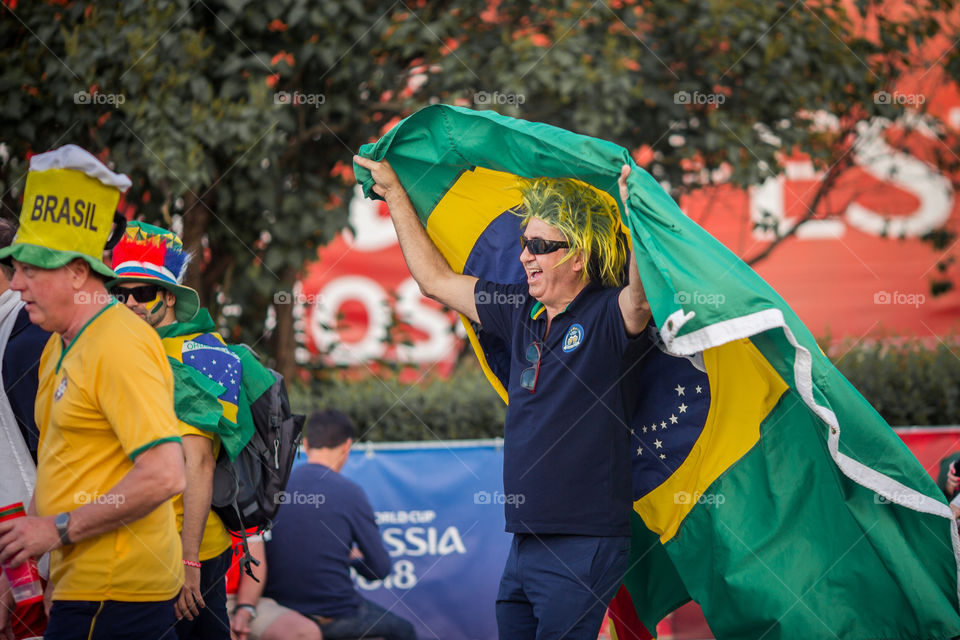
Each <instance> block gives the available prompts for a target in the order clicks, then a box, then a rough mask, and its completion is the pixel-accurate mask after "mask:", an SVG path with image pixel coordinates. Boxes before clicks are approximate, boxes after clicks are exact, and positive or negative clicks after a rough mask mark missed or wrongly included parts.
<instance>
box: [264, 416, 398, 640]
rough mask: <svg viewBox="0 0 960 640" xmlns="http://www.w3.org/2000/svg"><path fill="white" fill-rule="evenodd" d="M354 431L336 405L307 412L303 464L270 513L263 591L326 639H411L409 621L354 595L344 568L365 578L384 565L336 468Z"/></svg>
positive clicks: (360, 502) (360, 507) (363, 512)
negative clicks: (272, 514) (272, 518)
mask: <svg viewBox="0 0 960 640" xmlns="http://www.w3.org/2000/svg"><path fill="white" fill-rule="evenodd" d="M354 433H355V428H354V425H353V421H352V420H350V418H348V417H347V416H346V415H344V414H343V413H341V412H339V411H333V410H328V411H318V412H315V413H314V414H313V415H311V416H310V417H309V418H307V422H306V425H304V428H303V448H304V449H305V450H306V452H307V464H304V465H300V466H299V467H297V468H296V469H294V470H293V473H292V474H291V475H290V482H289V483H288V484H287V490H286V493H285V494H284V503H283V504H282V505H281V506H280V510H279V511H278V512H277V520H276V523H275V525H274V528H273V531H272V532H271V539H270V540H269V541H268V542H267V565H268V566H269V567H270V570H269V571H268V572H267V584H266V589H265V590H264V593H265V594H266V595H267V596H269V597H271V598H273V599H274V600H276V601H277V602H278V603H280V604H281V605H282V606H284V607H288V608H290V609H293V610H295V611H298V612H300V613H301V614H303V615H305V616H308V617H310V618H312V619H313V620H315V621H316V623H317V624H318V625H320V630H321V631H322V632H323V637H324V638H326V639H327V640H336V639H337V638H357V637H366V636H380V637H383V638H385V639H386V640H414V639H415V638H416V633H415V632H414V628H413V625H412V624H410V622H408V621H407V620H404V619H403V618H401V617H400V616H398V615H396V614H394V613H391V612H390V611H387V610H386V609H384V608H383V607H381V606H380V605H378V604H375V603H373V602H371V601H370V600H367V599H366V598H364V597H362V596H361V595H360V594H359V593H358V592H357V590H356V588H355V587H354V584H353V580H352V579H351V578H350V568H351V567H352V568H354V569H355V570H356V571H357V573H359V574H360V575H362V576H363V577H364V578H367V579H368V580H382V579H383V578H385V577H387V576H388V575H389V574H390V571H391V569H392V564H391V562H390V556H389V555H388V554H387V550H386V549H385V548H384V546H383V540H382V539H381V537H380V529H379V528H378V527H377V523H376V519H375V518H374V514H373V508H372V507H371V506H370V501H369V500H368V499H367V495H366V493H364V491H363V489H362V488H360V486H359V485H358V484H356V483H355V482H353V481H352V480H350V479H348V478H346V477H345V476H343V475H342V474H341V473H340V471H341V469H343V465H344V464H346V462H347V457H348V456H349V455H350V447H351V445H353V438H354Z"/></svg>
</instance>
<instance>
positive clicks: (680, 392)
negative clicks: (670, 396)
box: [674, 384, 686, 396]
mask: <svg viewBox="0 0 960 640" xmlns="http://www.w3.org/2000/svg"><path fill="white" fill-rule="evenodd" d="M684 389H686V387H681V386H680V385H679V384H678V385H677V388H676V389H674V391H676V392H677V395H678V396H682V395H683V390H684Z"/></svg>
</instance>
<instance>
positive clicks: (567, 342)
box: [563, 324, 583, 353]
mask: <svg viewBox="0 0 960 640" xmlns="http://www.w3.org/2000/svg"><path fill="white" fill-rule="evenodd" d="M581 342H583V327H581V326H580V325H579V324H572V325H570V328H569V329H567V335H565V336H563V352H564V353H570V352H571V351H573V350H574V349H576V348H577V347H579V346H580V343H581Z"/></svg>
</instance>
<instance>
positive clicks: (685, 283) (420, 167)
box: [354, 105, 960, 640]
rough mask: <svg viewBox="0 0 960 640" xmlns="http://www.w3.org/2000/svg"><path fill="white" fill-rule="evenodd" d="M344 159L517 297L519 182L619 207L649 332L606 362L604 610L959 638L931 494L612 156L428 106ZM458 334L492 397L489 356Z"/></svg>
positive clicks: (475, 338) (801, 343)
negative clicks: (612, 557) (626, 559)
mask: <svg viewBox="0 0 960 640" xmlns="http://www.w3.org/2000/svg"><path fill="white" fill-rule="evenodd" d="M360 155H362V156H364V157H368V158H372V159H374V160H382V159H386V160H388V161H389V162H390V163H391V164H392V166H393V168H394V169H395V170H396V172H397V174H398V176H399V177H400V180H401V182H402V183H403V185H404V187H405V188H406V190H407V191H408V193H409V195H410V199H411V201H412V202H413V204H414V206H415V207H416V209H417V212H418V214H419V216H420V219H421V221H422V222H423V224H424V226H425V227H426V229H427V232H428V233H429V235H430V237H431V238H432V240H433V241H434V243H435V244H436V245H437V247H438V248H439V249H440V250H441V252H442V253H443V255H444V256H445V257H446V259H447V261H448V262H449V263H450V265H451V266H452V267H453V268H454V269H455V270H457V271H459V272H464V273H470V274H472V275H476V276H480V277H483V278H487V279H490V280H493V281H498V282H504V283H510V282H521V281H523V277H522V270H521V269H520V265H519V261H518V256H519V253H520V246H519V242H518V236H519V233H520V229H519V226H518V225H519V222H518V219H517V217H516V216H514V215H513V214H512V213H511V210H512V209H514V208H516V207H517V206H518V205H519V203H520V195H519V191H518V190H517V177H518V176H520V177H525V178H535V177H541V176H545V177H554V178H574V179H577V180H581V181H583V182H585V183H587V184H588V185H591V186H592V187H594V188H595V189H596V190H597V191H598V192H600V193H603V194H606V197H609V198H612V199H613V200H614V201H615V202H616V203H617V204H618V205H619V206H620V211H621V216H622V222H623V225H624V228H625V229H626V230H627V231H628V233H629V237H630V240H631V242H632V246H633V247H634V250H635V259H636V262H637V266H638V268H639V272H640V276H641V278H642V280H643V284H644V288H645V290H646V293H647V296H648V298H649V301H650V306H651V308H652V310H653V317H654V321H655V323H656V327H657V328H659V331H658V332H656V331H652V332H651V335H652V337H653V338H654V340H655V342H656V345H657V348H656V349H653V350H652V352H648V353H647V354H645V355H643V354H630V353H628V354H627V356H626V357H627V358H635V359H636V358H642V360H641V361H640V362H639V366H625V367H624V368H625V370H627V371H629V372H630V373H629V375H627V376H626V377H625V379H624V385H625V387H624V397H625V398H627V403H628V405H629V406H628V416H629V417H630V418H631V427H632V429H633V432H634V434H635V435H634V444H635V445H636V447H637V448H636V450H635V451H634V452H633V454H632V455H633V457H634V467H633V468H634V499H635V502H634V514H633V525H634V527H633V528H634V539H633V549H632V553H631V556H632V557H631V564H630V567H631V568H630V570H629V572H628V575H627V577H626V579H625V587H626V590H625V592H624V591H623V590H622V591H621V596H618V600H619V602H618V604H619V605H620V606H621V607H622V606H623V604H624V600H623V598H627V599H628V601H627V604H628V605H630V606H632V608H633V609H635V611H636V615H637V617H638V618H639V620H641V621H642V622H643V623H644V624H645V625H646V626H647V627H648V628H650V629H653V628H655V625H656V622H657V621H658V620H660V619H661V618H662V617H663V616H664V615H666V614H667V613H669V612H670V611H671V610H673V609H674V608H676V607H677V606H679V605H680V604H683V603H684V602H686V601H687V600H689V599H691V598H692V599H693V600H695V601H697V602H698V603H699V604H700V605H701V607H702V608H703V611H704V614H705V616H706V618H707V621H708V623H709V624H710V626H711V629H712V630H713V632H714V633H715V634H716V637H717V638H721V639H727V638H743V639H744V640H747V639H749V640H756V639H757V638H765V639H767V640H774V639H787V638H796V639H804V640H806V639H808V638H817V637H822V638H834V637H837V638H931V639H933V638H948V637H950V636H953V635H955V634H960V615H958V589H960V583H958V558H960V539H958V535H957V527H956V525H955V524H954V521H953V519H952V517H951V513H950V510H949V508H948V506H947V504H946V502H945V500H944V499H943V496H942V494H941V493H940V492H939V490H938V489H937V487H936V485H935V484H934V482H933V480H932V479H931V478H930V477H929V476H928V475H927V473H926V472H925V471H924V469H923V468H922V467H921V465H920V464H919V462H917V460H916V458H914V457H913V455H912V454H911V453H910V451H909V450H908V449H907V448H906V446H905V445H904V444H903V443H902V441H901V440H900V439H899V438H898V437H897V435H896V434H895V433H894V432H893V430H892V429H890V427H889V426H888V425H887V424H886V423H885V422H884V421H883V419H882V418H881V417H880V416H879V415H878V414H877V413H876V412H875V411H874V410H873V409H872V407H871V406H870V405H869V404H868V403H867V401H866V400H865V399H864V398H863V397H862V396H861V395H860V394H859V393H858V392H857V391H856V389H854V388H853V386H852V385H851V384H850V383H849V382H848V381H847V380H846V379H845V378H844V377H843V376H842V375H840V373H839V372H838V371H837V370H836V369H835V368H834V367H833V365H832V364H831V363H830V361H829V360H828V359H827V357H826V356H825V355H824V354H823V353H822V352H821V351H820V349H819V348H818V346H817V344H816V342H815V341H814V339H813V336H812V335H811V334H810V332H809V331H808V330H807V329H806V327H804V326H803V324H802V323H801V322H800V320H799V319H798V318H797V316H796V315H795V314H794V313H793V312H792V311H791V310H790V308H789V307H788V306H787V304H786V303H785V302H784V301H783V299H782V298H781V297H780V296H779V295H778V294H777V293H776V292H775V291H774V290H773V289H771V288H770V286H769V285H768V284H767V283H766V282H764V281H763V280H762V279H761V278H760V277H759V276H758V275H757V274H756V273H754V272H753V270H751V269H750V268H749V267H748V266H747V265H746V264H745V263H744V262H742V261H741V260H740V259H739V258H737V257H736V256H735V255H734V254H733V253H731V252H730V251H728V250H727V249H726V248H725V247H724V246H722V245H721V244H720V243H719V242H717V241H716V240H715V239H714V238H713V237H712V236H710V235H709V234H708V233H707V232H706V231H704V230H703V229H702V228H700V227H699V226H697V225H696V224H695V223H693V222H692V221H690V220H689V219H688V218H687V217H686V216H685V215H684V214H683V213H682V212H681V211H680V209H679V207H678V206H677V205H676V203H675V202H674V201H673V200H672V199H671V198H670V196H669V195H668V194H667V193H666V192H665V191H664V190H663V189H662V188H661V187H660V186H659V185H658V184H657V182H656V181H655V180H654V179H653V178H652V177H651V176H650V175H649V174H647V173H646V172H645V171H644V170H643V169H641V168H639V167H637V166H636V165H635V163H634V162H633V160H632V159H631V157H630V154H629V153H628V152H627V150H626V149H624V148H622V147H619V146H617V145H614V144H612V143H609V142H604V141H602V140H597V139H594V138H589V137H586V136H581V135H577V134H573V133H570V132H568V131H564V130H562V129H558V128H556V127H552V126H549V125H544V124H536V123H530V122H526V121H522V120H516V119H512V118H507V117H503V116H500V115H498V114H496V113H494V112H491V111H482V112H475V111H471V110H469V109H464V108H459V107H452V106H447V105H434V106H431V107H427V108H425V109H423V110H421V111H419V112H417V113H416V114H414V115H412V116H410V117H409V118H407V119H405V120H403V121H402V122H400V123H399V124H397V125H396V126H395V127H394V128H393V129H392V130H391V131H390V132H388V133H387V134H386V135H385V136H383V138H382V139H381V140H379V141H378V142H377V143H376V144H370V145H365V146H364V147H363V148H362V149H361V150H360ZM623 164H629V165H630V166H631V167H632V173H631V174H630V177H629V180H628V186H629V192H630V197H629V202H627V203H626V207H625V208H624V207H623V204H624V203H622V202H620V198H619V194H618V190H617V176H618V175H619V173H620V168H621V166H622V165H623ZM354 170H355V172H356V175H357V178H358V181H359V182H360V183H361V185H362V186H363V189H364V193H365V194H366V195H367V197H376V196H375V195H374V193H373V191H372V187H373V181H372V179H371V176H370V174H369V172H368V171H366V170H364V169H362V168H361V167H357V166H355V167H354ZM465 325H466V327H467V332H468V335H469V337H470V340H471V342H472V344H473V346H474V348H475V350H476V351H477V355H478V357H479V359H480V361H481V363H482V364H483V366H484V369H485V371H486V372H487V375H488V378H489V379H490V381H491V383H492V384H493V385H494V387H496V388H497V389H498V390H499V391H500V392H501V394H502V393H503V383H502V379H505V378H503V374H504V373H505V372H504V370H503V366H504V361H503V358H502V352H499V351H498V348H497V345H496V344H492V343H489V342H487V341H485V339H484V337H483V332H482V331H478V332H475V331H474V330H473V328H472V327H470V325H469V323H465ZM611 366H613V365H611ZM507 446H509V443H507ZM629 600H632V605H631V604H630V602H629ZM631 613H632V611H631ZM620 631H621V637H628V634H627V633H625V632H626V629H623V628H621V629H620Z"/></svg>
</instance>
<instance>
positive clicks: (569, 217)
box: [517, 178, 627, 287]
mask: <svg viewBox="0 0 960 640" xmlns="http://www.w3.org/2000/svg"><path fill="white" fill-rule="evenodd" d="M518 188H519V189H520V194H521V197H522V199H523V207H522V209H520V210H519V211H518V212H517V215H519V216H520V217H521V218H522V221H523V222H522V223H523V226H524V227H526V225H527V223H528V222H530V219H531V218H538V219H539V220H543V221H544V222H546V223H547V224H549V225H550V226H551V227H554V228H555V229H557V230H558V231H560V232H561V233H562V234H563V235H564V237H566V239H567V242H569V243H570V250H569V251H568V252H567V255H565V256H564V257H563V259H562V260H560V262H559V263H558V264H562V263H564V262H566V261H567V260H569V259H570V258H571V257H572V256H574V255H576V254H577V253H578V252H579V253H580V254H581V255H582V256H583V261H584V264H586V265H587V268H586V269H585V270H584V271H583V277H584V279H587V278H590V279H593V280H596V281H598V282H600V283H601V284H603V285H604V286H607V287H613V286H619V285H621V284H623V283H624V280H625V277H624V276H625V274H626V271H625V269H624V266H625V265H626V261H627V249H626V243H625V241H624V238H623V235H622V234H621V233H620V213H619V211H618V210H617V207H616V205H615V204H613V202H612V200H607V199H606V198H604V197H602V196H601V195H600V194H599V193H597V192H596V191H595V190H594V189H593V188H592V187H590V186H589V185H587V184H586V183H584V182H580V181H579V180H573V179H570V178H536V179H532V180H531V179H526V178H521V179H520V181H519V184H518Z"/></svg>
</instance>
